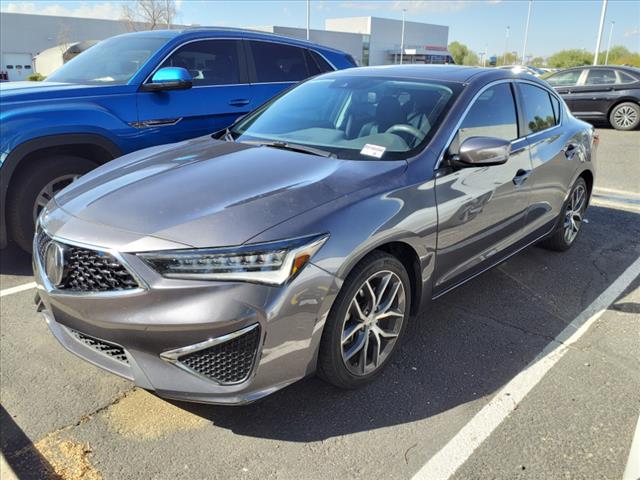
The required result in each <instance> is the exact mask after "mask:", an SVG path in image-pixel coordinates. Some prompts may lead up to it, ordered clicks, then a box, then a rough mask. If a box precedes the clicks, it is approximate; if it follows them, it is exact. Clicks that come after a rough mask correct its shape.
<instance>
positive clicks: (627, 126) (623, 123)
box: [609, 102, 640, 130]
mask: <svg viewBox="0 0 640 480" xmlns="http://www.w3.org/2000/svg"><path fill="white" fill-rule="evenodd" d="M609 123H611V126H612V127H613V128H615V129H616V130H633V129H634V128H636V127H637V126H638V125H640V106H638V105H637V104H635V103H633V102H624V103H621V104H620V105H616V106H615V107H614V108H613V110H611V113H610V114H609Z"/></svg>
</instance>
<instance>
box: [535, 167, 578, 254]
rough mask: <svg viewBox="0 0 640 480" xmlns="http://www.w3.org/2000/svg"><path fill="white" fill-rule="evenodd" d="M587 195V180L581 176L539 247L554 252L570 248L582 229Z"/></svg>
mask: <svg viewBox="0 0 640 480" xmlns="http://www.w3.org/2000/svg"><path fill="white" fill-rule="evenodd" d="M588 195H589V190H588V189H587V182H585V181H584V178H582V177H580V178H578V180H576V183H574V184H573V188H571V192H570V193H569V197H568V198H567V201H566V202H565V203H564V205H563V206H562V213H561V214H560V218H559V219H558V224H557V225H556V228H555V230H554V231H553V233H552V234H551V235H550V236H549V237H548V238H546V239H544V240H542V241H541V242H540V246H541V247H543V248H546V249H547V250H554V251H556V252H564V251H566V250H569V249H570V248H571V246H572V245H573V244H574V243H575V241H576V239H577V238H578V235H579V234H580V232H581V231H582V219H583V217H584V212H585V210H586V209H587V201H588Z"/></svg>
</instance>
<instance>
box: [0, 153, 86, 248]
mask: <svg viewBox="0 0 640 480" xmlns="http://www.w3.org/2000/svg"><path fill="white" fill-rule="evenodd" d="M96 166H97V165H96V164H95V163H93V162H91V161H89V160H87V159H84V158H81V157H74V156H68V155H59V156H53V157H46V158H41V159H39V160H36V161H35V163H34V164H33V165H28V166H27V168H25V169H24V170H22V171H21V172H20V173H19V174H18V177H17V178H16V179H15V181H14V179H12V182H11V183H12V184H13V187H12V190H11V198H10V199H9V202H8V206H9V208H8V211H7V220H8V223H9V230H10V232H11V235H12V237H13V240H14V241H15V242H16V243H17V244H18V246H19V247H20V248H22V249H23V250H25V251H26V252H31V245H32V240H33V232H34V225H35V221H36V219H37V217H38V215H39V214H40V212H41V211H42V209H43V208H44V207H45V206H46V204H47V203H48V202H49V200H51V199H52V198H53V196H54V195H55V194H57V193H58V192H59V191H60V190H62V189H63V188H64V187H66V186H67V185H69V184H70V183H71V182H73V181H74V180H75V179H77V178H78V177H80V176H81V175H83V174H85V173H87V172H88V171H90V170H92V169H94V168H95V167H96Z"/></svg>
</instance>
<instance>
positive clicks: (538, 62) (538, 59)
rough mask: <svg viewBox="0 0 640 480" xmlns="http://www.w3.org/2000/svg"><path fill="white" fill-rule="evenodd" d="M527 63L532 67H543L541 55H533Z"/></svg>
mask: <svg viewBox="0 0 640 480" xmlns="http://www.w3.org/2000/svg"><path fill="white" fill-rule="evenodd" d="M529 65H533V66H534V67H544V65H545V61H544V58H542V57H533V58H532V59H531V61H530V62H529Z"/></svg>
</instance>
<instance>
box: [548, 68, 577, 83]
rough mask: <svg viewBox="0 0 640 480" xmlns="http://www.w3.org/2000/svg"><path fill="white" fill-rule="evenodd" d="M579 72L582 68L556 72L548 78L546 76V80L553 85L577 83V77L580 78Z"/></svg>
mask: <svg viewBox="0 0 640 480" xmlns="http://www.w3.org/2000/svg"><path fill="white" fill-rule="evenodd" d="M581 73H582V70H569V71H567V72H558V73H556V74H555V75H551V76H550V77H549V78H547V82H549V83H550V84H551V85H553V86H554V87H560V86H572V85H575V84H576V83H578V79H579V78H580V74H581Z"/></svg>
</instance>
